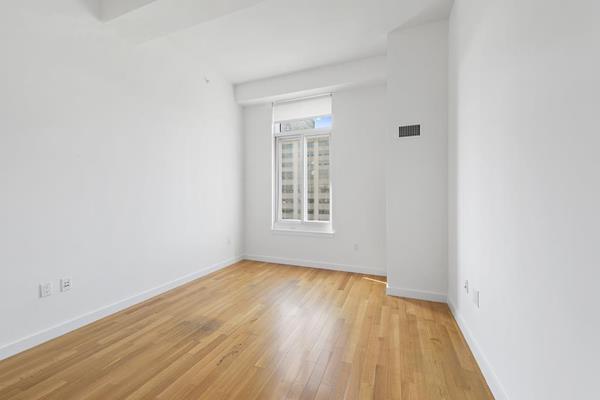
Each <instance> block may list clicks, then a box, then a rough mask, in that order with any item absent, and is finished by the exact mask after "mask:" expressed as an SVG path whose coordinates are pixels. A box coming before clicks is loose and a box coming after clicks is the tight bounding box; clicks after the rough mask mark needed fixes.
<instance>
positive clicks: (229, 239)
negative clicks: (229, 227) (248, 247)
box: [227, 238, 231, 246]
mask: <svg viewBox="0 0 600 400" xmlns="http://www.w3.org/2000/svg"><path fill="white" fill-rule="evenodd" d="M230 245H231V238H227V246H230Z"/></svg>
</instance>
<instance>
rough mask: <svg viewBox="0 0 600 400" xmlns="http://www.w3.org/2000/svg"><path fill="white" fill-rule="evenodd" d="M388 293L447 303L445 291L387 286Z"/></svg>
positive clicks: (389, 294)
mask: <svg viewBox="0 0 600 400" xmlns="http://www.w3.org/2000/svg"><path fill="white" fill-rule="evenodd" d="M386 293H387V294H388V296H397V297H407V298H409V299H417V300H427V301H437V302H438V303H446V301H447V300H448V298H447V296H446V295H445V294H443V293H436V292H427V291H424V290H413V289H404V288H398V287H393V286H389V285H388V286H387V289H386Z"/></svg>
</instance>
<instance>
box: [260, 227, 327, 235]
mask: <svg viewBox="0 0 600 400" xmlns="http://www.w3.org/2000/svg"><path fill="white" fill-rule="evenodd" d="M328 228H329V229H331V227H330V226H328ZM271 233H272V234H273V235H286V236H310V237H333V236H335V231H334V230H320V231H319V230H310V229H307V227H305V226H300V227H298V229H296V228H284V227H280V226H275V227H273V228H271Z"/></svg>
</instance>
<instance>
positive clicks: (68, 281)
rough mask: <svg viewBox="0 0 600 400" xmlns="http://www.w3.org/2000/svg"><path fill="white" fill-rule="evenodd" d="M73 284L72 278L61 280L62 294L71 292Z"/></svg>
mask: <svg viewBox="0 0 600 400" xmlns="http://www.w3.org/2000/svg"><path fill="white" fill-rule="evenodd" d="M72 284H73V283H72V282H71V278H62V279H61V280H60V291H61V292H66V291H69V290H71V285H72Z"/></svg>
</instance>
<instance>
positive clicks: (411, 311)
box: [0, 261, 492, 400]
mask: <svg viewBox="0 0 600 400" xmlns="http://www.w3.org/2000/svg"><path fill="white" fill-rule="evenodd" d="M343 398H346V399H418V400H425V399H460V400H464V399H490V398H492V395H491V393H490V391H489V389H488V388H487V386H486V384H485V381H484V380H483V378H482V376H481V373H480V371H479V369H478V367H477V365H476V363H475V361H474V359H473V356H472V355H471V353H470V351H469V349H468V347H467V346H466V344H465V341H464V339H463V338H462V336H461V334H460V332H459V330H458V328H457V326H456V323H455V321H454V320H453V319H452V316H451V315H450V312H449V310H448V307H447V306H446V305H445V304H440V303H431V302H423V301H415V300H407V299H400V298H395V297H389V296H386V295H385V282H384V278H380V277H375V276H366V275H360V274H352V273H345V272H335V271H325V270H320V269H311V268H300V267H291V266H283V265H274V264H266V263H259V262H252V261H243V262H240V263H238V264H235V265H233V266H231V267H228V268H226V269H223V270H221V271H218V272H216V273H213V274H211V275H209V276H207V277H205V278H202V279H199V280H196V281H194V282H192V283H190V284H187V285H185V286H182V287H180V288H177V289H175V290H172V291H170V292H168V293H165V294H163V295H161V296H158V297H155V298H153V299H150V300H148V301H146V302H144V303H141V304H139V305H136V306H134V307H131V308H129V309H127V310H125V311H122V312H120V313H118V314H115V315H112V316H110V317H108V318H105V319H103V320H100V321H98V322H96V323H93V324H91V325H88V326H86V327H83V328H81V329H79V330H77V331H74V332H71V333H69V334H67V335H65V336H62V337H60V338H58V339H55V340H53V341H51V342H48V343H45V344H43V345H41V346H38V347H36V348H34V349H31V350H29V351H27V352H24V353H21V354H19V355H17V356H14V357H12V358H9V359H7V360H4V361H2V362H0V399H60V400H66V399H78V400H82V399H103V400H106V399H111V400H112V399H169V400H174V399H194V400H196V399H244V400H249V399H343Z"/></svg>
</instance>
